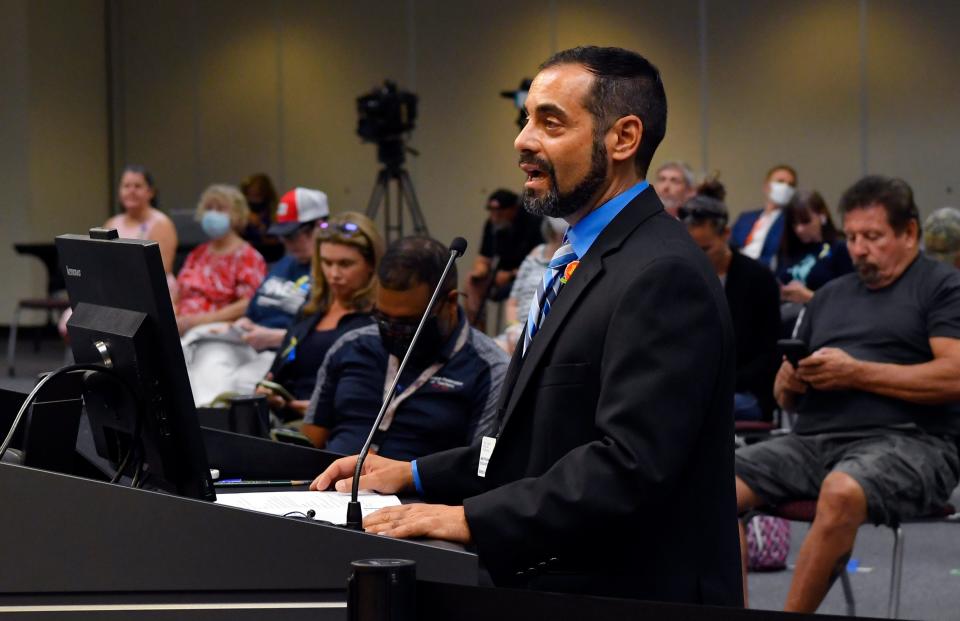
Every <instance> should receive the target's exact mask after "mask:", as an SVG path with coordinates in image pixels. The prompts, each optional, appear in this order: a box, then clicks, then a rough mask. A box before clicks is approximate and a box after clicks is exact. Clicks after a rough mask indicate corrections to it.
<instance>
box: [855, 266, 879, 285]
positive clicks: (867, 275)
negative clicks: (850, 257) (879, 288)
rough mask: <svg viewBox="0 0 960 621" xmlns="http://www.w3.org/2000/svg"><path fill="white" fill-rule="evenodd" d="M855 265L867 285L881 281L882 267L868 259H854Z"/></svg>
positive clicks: (858, 274)
mask: <svg viewBox="0 0 960 621" xmlns="http://www.w3.org/2000/svg"><path fill="white" fill-rule="evenodd" d="M853 267H854V269H856V270H857V276H859V277H860V280H861V281H862V282H863V284H865V285H867V286H868V287H869V286H870V285H875V284H877V283H878V282H880V268H878V267H877V266H876V265H874V264H873V263H869V262H867V261H854V262H853Z"/></svg>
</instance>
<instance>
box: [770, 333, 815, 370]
mask: <svg viewBox="0 0 960 621" xmlns="http://www.w3.org/2000/svg"><path fill="white" fill-rule="evenodd" d="M777 351H779V352H780V355H782V356H785V357H786V359H787V360H789V361H790V364H792V365H793V368H794V369H796V368H797V365H798V364H800V361H801V360H803V359H804V358H806V357H807V356H809V355H810V347H809V346H808V345H807V344H806V343H805V342H803V341H801V340H800V339H780V340H779V341H777Z"/></svg>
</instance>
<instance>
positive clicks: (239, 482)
mask: <svg viewBox="0 0 960 621" xmlns="http://www.w3.org/2000/svg"><path fill="white" fill-rule="evenodd" d="M213 484H214V486H215V487H267V486H273V487H294V486H296V485H309V484H310V481H303V480H299V479H281V480H278V481H251V480H246V479H224V480H222V481H214V482H213Z"/></svg>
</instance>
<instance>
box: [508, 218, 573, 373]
mask: <svg viewBox="0 0 960 621" xmlns="http://www.w3.org/2000/svg"><path fill="white" fill-rule="evenodd" d="M566 231H567V222H566V220H564V219H563V218H550V217H545V218H544V219H543V222H542V224H541V225H540V233H541V235H543V239H544V240H546V243H543V244H540V245H539V246H537V247H536V248H534V249H533V250H531V251H530V254H528V255H527V256H526V258H525V259H524V260H523V263H521V264H520V269H518V270H517V278H516V280H514V281H513V287H512V288H511V289H510V297H509V298H507V302H506V304H505V305H504V309H503V317H504V320H505V321H506V323H507V328H506V329H505V330H504V331H503V333H502V334H500V335H499V336H497V338H496V341H497V344H498V345H499V346H500V347H502V348H503V350H504V351H505V352H507V353H508V354H512V353H513V350H514V349H515V348H516V346H517V341H518V340H519V338H520V335H521V334H522V333H523V326H524V322H525V321H526V319H527V311H528V309H529V308H530V300H532V299H533V297H534V296H535V295H536V294H537V289H538V288H539V287H540V283H541V282H542V281H543V272H544V270H546V269H547V265H548V264H549V263H550V259H551V258H553V253H555V252H556V251H557V250H558V249H559V248H560V243H561V242H562V241H563V234H564V233H565V232H566Z"/></svg>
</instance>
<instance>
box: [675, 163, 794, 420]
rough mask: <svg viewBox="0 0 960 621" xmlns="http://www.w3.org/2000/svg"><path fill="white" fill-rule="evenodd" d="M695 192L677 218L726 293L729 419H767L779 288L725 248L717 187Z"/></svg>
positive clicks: (720, 190)
mask: <svg viewBox="0 0 960 621" xmlns="http://www.w3.org/2000/svg"><path fill="white" fill-rule="evenodd" d="M700 191H701V192H704V193H702V194H699V195H697V196H694V197H693V198H691V199H690V200H688V201H687V202H686V203H685V204H684V205H683V207H681V208H680V211H679V216H680V219H681V220H682V221H683V222H684V224H686V225H687V230H688V231H689V232H690V236H691V237H693V240H694V242H696V244H697V245H698V246H700V248H701V250H703V252H704V253H705V254H706V255H707V258H708V259H710V263H711V264H712V265H713V268H714V270H716V272H717V276H719V277H720V280H721V282H722V283H723V289H724V292H725V293H726V295H727V304H728V305H729V307H730V316H731V318H732V319H733V330H734V334H735V336H736V351H737V380H736V388H735V390H736V392H735V394H734V418H736V419H738V420H758V419H761V418H770V416H771V413H772V412H773V408H774V402H773V394H772V393H773V378H774V375H776V371H777V337H778V336H779V332H780V292H779V288H778V287H777V282H776V280H775V279H774V277H773V274H771V273H770V271H769V270H767V269H766V268H764V267H763V266H762V265H760V264H759V263H758V262H756V261H754V260H753V259H750V258H748V257H745V256H743V255H741V254H739V253H736V252H734V251H733V249H732V248H731V247H730V244H729V238H730V227H729V226H727V221H728V218H729V216H728V212H727V207H726V205H724V204H723V203H722V202H721V201H720V200H718V199H717V198H714V197H715V196H723V195H724V191H723V186H722V185H720V183H719V182H717V181H715V180H713V181H707V182H705V183H704V185H703V186H702V187H701V190H700ZM709 194H712V195H713V196H710V195H709Z"/></svg>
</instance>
